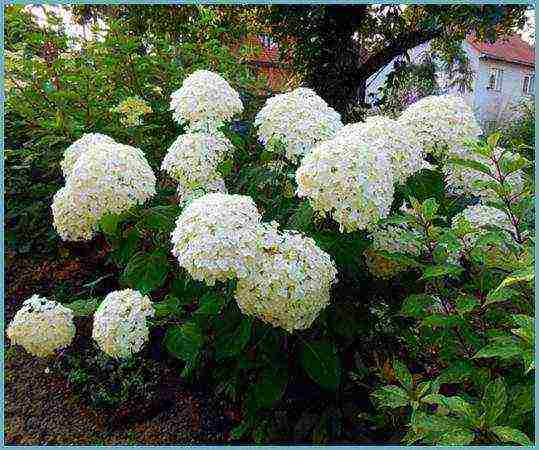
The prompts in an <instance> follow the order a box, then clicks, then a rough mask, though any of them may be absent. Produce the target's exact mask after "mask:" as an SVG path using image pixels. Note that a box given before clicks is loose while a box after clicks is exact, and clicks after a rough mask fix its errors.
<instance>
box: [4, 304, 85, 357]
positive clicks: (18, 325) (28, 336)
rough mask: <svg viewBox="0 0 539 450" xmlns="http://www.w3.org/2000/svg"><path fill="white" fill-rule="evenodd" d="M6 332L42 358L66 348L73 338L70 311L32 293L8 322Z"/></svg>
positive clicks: (13, 339)
mask: <svg viewBox="0 0 539 450" xmlns="http://www.w3.org/2000/svg"><path fill="white" fill-rule="evenodd" d="M7 335H8V337H9V339H11V342H12V343H13V344H19V345H21V346H22V347H24V349H25V350H26V351H27V352H28V353H31V354H32V355H35V356H40V357H45V356H49V355H52V354H54V352H55V351H56V350H58V349H61V348H64V347H67V346H68V345H69V344H70V343H71V341H72V340H73V338H74V337H75V325H74V324H73V312H72V311H71V310H70V309H68V308H66V307H65V306H62V305H60V304H59V303H56V302H54V301H52V300H47V299H46V298H43V297H40V296H39V295H33V296H32V297H30V298H29V299H28V300H25V302H24V303H23V306H22V308H21V309H19V311H17V313H16V314H15V317H14V318H13V320H12V321H11V323H10V324H9V326H8V328H7Z"/></svg>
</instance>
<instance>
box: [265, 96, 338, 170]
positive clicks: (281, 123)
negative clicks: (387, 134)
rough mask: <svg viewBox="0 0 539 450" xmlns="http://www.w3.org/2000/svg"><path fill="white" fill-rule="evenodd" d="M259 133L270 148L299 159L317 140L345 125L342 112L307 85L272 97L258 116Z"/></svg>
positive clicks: (333, 133)
mask: <svg viewBox="0 0 539 450" xmlns="http://www.w3.org/2000/svg"><path fill="white" fill-rule="evenodd" d="M255 125H256V126H258V136H259V139H260V141H261V142H262V144H264V145H265V146H266V147H267V148H268V150H270V151H275V152H283V153H284V154H285V156H286V157H287V158H288V159H289V160H290V161H292V162H297V161H298V159H300V158H301V157H302V156H303V155H305V154H307V153H308V152H309V151H310V150H311V148H312V147H313V146H314V145H315V144H317V143H318V142H321V141H324V140H326V139H330V138H332V137H333V136H334V135H335V133H336V132H337V130H338V129H339V128H341V127H342V122H341V116H340V114H339V113H338V112H337V111H335V110H334V109H333V108H330V107H329V106H328V105H327V103H326V102H325V101H324V100H323V99H322V98H320V97H319V96H318V95H316V93H315V92H314V91H313V90H311V89H307V88H298V89H295V90H293V91H291V92H288V93H286V94H279V95H276V96H274V97H271V98H269V99H268V100H267V101H266V104H265V105H264V107H263V108H262V109H261V110H260V111H259V112H258V114H257V115H256V118H255Z"/></svg>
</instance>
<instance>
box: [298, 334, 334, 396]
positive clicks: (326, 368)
mask: <svg viewBox="0 0 539 450" xmlns="http://www.w3.org/2000/svg"><path fill="white" fill-rule="evenodd" d="M300 359H301V364H302V366H303V368H304V369H305V371H306V372H307V373H308V374H309V376H310V377H311V378H312V379H313V380H314V381H316V382H317V383H318V384H319V385H320V386H322V387H323V388H325V389H328V390H330V391H335V390H337V387H338V386H339V381H340V376H341V366H340V361H339V357H338V355H337V351H336V348H335V345H334V344H332V343H329V342H324V341H320V342H305V343H304V345H303V346H302V349H301V355H300Z"/></svg>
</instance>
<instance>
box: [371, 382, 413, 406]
mask: <svg viewBox="0 0 539 450" xmlns="http://www.w3.org/2000/svg"><path fill="white" fill-rule="evenodd" d="M372 398H373V400H374V401H375V402H376V404H377V405H378V406H387V407H389V408H399V407H401V406H406V405H408V404H409V403H410V397H409V395H408V393H407V392H406V391H405V390H404V389H403V388H401V387H399V386H382V387H381V388H379V389H377V390H376V391H374V392H373V393H372Z"/></svg>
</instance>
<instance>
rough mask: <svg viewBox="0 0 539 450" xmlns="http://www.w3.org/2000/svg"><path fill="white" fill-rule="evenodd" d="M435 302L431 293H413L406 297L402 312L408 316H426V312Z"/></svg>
mask: <svg viewBox="0 0 539 450" xmlns="http://www.w3.org/2000/svg"><path fill="white" fill-rule="evenodd" d="M434 303H435V300H434V298H433V297H432V296H430V295H423V294H413V295H409V296H408V297H406V298H405V299H404V302H403V303H402V307H401V311H400V313H401V314H402V315H403V316H407V317H415V318H419V317H424V315H425V312H426V311H427V310H428V308H430V307H431V306H432V305H433V304H434Z"/></svg>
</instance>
